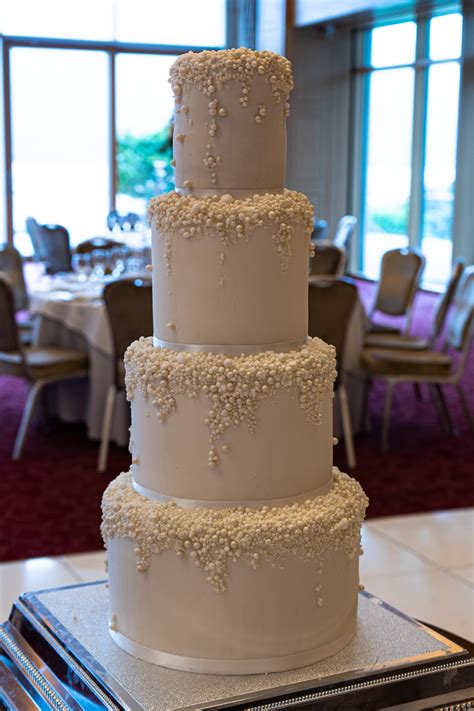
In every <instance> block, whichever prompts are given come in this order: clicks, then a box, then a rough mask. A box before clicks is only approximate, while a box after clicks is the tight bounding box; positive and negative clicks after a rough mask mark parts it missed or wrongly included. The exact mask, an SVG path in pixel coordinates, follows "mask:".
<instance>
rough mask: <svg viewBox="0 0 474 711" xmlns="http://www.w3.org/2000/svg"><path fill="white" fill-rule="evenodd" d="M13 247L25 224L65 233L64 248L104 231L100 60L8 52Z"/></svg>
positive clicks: (20, 242) (22, 243)
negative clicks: (58, 228)
mask: <svg viewBox="0 0 474 711" xmlns="http://www.w3.org/2000/svg"><path fill="white" fill-rule="evenodd" d="M10 71H11V87H12V92H11V99H12V101H11V103H12V110H11V116H12V156H13V164H12V179H13V226H14V230H15V246H16V247H17V248H18V249H20V251H21V252H23V253H24V254H27V253H28V252H31V244H30V240H29V237H28V235H27V234H26V233H25V221H26V218H27V217H29V216H30V215H33V216H34V217H35V218H36V219H37V220H38V222H41V223H59V224H62V225H66V226H67V227H68V229H69V232H70V236H71V242H72V244H77V243H78V242H80V241H82V240H83V239H86V238H87V237H90V236H93V235H95V234H100V233H101V231H103V228H104V222H105V216H106V215H107V212H108V209H109V196H108V183H109V162H108V122H107V117H108V105H107V56H106V54H105V53H104V52H79V51H73V50H62V49H30V48H24V47H16V48H14V49H13V50H12V52H11V57H10Z"/></svg>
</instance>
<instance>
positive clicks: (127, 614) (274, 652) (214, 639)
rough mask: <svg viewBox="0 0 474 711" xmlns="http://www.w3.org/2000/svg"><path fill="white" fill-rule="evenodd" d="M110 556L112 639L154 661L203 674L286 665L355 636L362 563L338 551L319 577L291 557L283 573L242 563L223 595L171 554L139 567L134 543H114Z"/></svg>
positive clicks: (313, 658) (309, 659) (331, 650)
mask: <svg viewBox="0 0 474 711" xmlns="http://www.w3.org/2000/svg"><path fill="white" fill-rule="evenodd" d="M108 559H109V576H110V578H109V579H110V583H109V584H110V610H111V623H110V625H111V627H112V629H111V635H112V638H113V639H114V641H115V642H116V643H117V644H118V646H119V647H121V648H122V649H123V650H124V651H126V652H128V653H129V654H131V655H133V656H134V657H138V658H139V659H143V660H145V661H147V662H151V663H153V664H158V665H161V666H165V667H170V668H172V669H179V670H182V671H190V672H201V673H205V674H258V673H266V672H277V671H284V670H287V669H295V668H297V667H301V666H306V665H308V664H313V663H314V662H317V661H319V660H320V659H324V658H326V657H329V656H332V655H333V654H336V653H337V652H339V651H340V650H341V649H342V648H343V647H345V646H346V645H347V644H348V643H349V642H350V640H351V639H352V637H353V635H354V633H355V629H356V620H357V594H358V582H359V578H358V560H348V559H347V556H345V554H344V553H342V552H337V553H333V554H332V555H328V556H327V558H326V560H325V562H324V568H323V571H322V573H321V574H318V571H317V570H315V568H314V566H312V565H311V564H310V563H303V562H302V561H300V560H298V559H297V558H295V557H293V556H291V557H290V558H289V559H288V560H287V561H286V564H285V566H284V568H283V569H279V568H273V567H272V566H271V565H268V564H267V565H262V566H260V567H259V568H258V569H257V570H253V569H252V568H250V566H248V565H247V564H245V563H243V564H240V563H239V564H236V565H235V566H234V568H233V569H232V572H231V574H230V576H229V584H228V588H227V590H226V591H225V592H223V593H216V592H215V591H214V590H213V589H212V588H211V587H210V586H209V583H208V582H207V581H206V578H205V576H203V575H202V572H201V571H200V570H198V569H197V568H196V567H195V566H194V565H193V564H192V563H191V562H190V561H189V559H188V560H186V559H179V558H177V557H176V555H175V554H174V552H171V551H167V552H165V553H162V554H160V555H159V556H158V555H154V556H153V557H152V560H151V562H150V567H149V568H148V570H147V571H145V572H144V573H143V572H138V571H137V569H136V560H135V553H134V546H133V543H132V542H130V541H127V540H126V539H113V540H110V541H109V558H108ZM318 588H321V592H317V589H318ZM320 596H322V597H320ZM318 598H319V599H322V600H323V602H322V605H321V607H318V602H317V600H318Z"/></svg>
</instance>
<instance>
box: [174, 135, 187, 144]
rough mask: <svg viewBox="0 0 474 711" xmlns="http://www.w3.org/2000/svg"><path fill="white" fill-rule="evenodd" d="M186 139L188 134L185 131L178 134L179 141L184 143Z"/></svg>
mask: <svg viewBox="0 0 474 711" xmlns="http://www.w3.org/2000/svg"><path fill="white" fill-rule="evenodd" d="M185 139H186V136H185V135H184V133H178V134H176V140H177V141H179V142H180V143H183V142H184V140H185Z"/></svg>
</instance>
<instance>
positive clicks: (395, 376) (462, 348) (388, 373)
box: [361, 265, 474, 452]
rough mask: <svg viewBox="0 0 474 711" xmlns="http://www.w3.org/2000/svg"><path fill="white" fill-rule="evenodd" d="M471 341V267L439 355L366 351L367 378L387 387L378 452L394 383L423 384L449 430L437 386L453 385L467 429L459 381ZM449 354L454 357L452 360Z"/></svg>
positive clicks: (384, 447)
mask: <svg viewBox="0 0 474 711" xmlns="http://www.w3.org/2000/svg"><path fill="white" fill-rule="evenodd" d="M473 337H474V265H473V266H471V267H469V268H468V269H466V270H465V271H464V274H463V275H462V278H461V281H460V283H459V286H458V289H457V291H456V295H455V298H454V304H453V307H452V309H451V311H450V313H449V316H448V319H447V332H446V338H445V339H444V343H443V346H442V348H441V350H440V351H437V350H432V349H425V350H421V351H420V350H401V349H388V348H384V349H377V348H367V349H364V350H363V351H362V354H361V363H362V366H363V367H364V369H365V371H366V372H367V374H368V375H370V376H371V377H376V378H381V379H383V380H385V381H386V383H387V390H386V394H385V406H384V415H383V427H382V451H384V452H385V451H387V449H388V433H389V426H390V412H391V407H392V394H393V388H394V386H395V385H396V384H397V383H402V382H411V383H427V384H428V385H429V387H430V390H431V393H432V397H433V400H434V403H435V405H436V406H437V409H438V412H439V414H440V417H441V420H442V422H443V424H444V425H447V426H448V428H449V427H450V426H451V419H450V415H449V410H448V407H447V404H446V400H445V398H444V394H443V391H442V388H441V385H453V386H454V387H455V388H456V390H457V393H458V396H459V399H460V401H461V405H462V408H463V411H464V414H465V416H466V419H467V420H468V422H469V424H470V426H471V428H472V429H473V430H474V418H473V416H472V413H471V410H470V407H469V403H468V401H467V398H466V395H465V393H464V390H463V387H462V384H461V379H462V377H463V374H464V371H465V367H466V363H467V359H468V356H469V351H470V347H471V344H472V340H473ZM449 351H453V352H454V353H456V357H453V356H452V355H451V354H450V352H449Z"/></svg>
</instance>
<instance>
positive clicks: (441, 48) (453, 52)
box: [430, 13, 462, 59]
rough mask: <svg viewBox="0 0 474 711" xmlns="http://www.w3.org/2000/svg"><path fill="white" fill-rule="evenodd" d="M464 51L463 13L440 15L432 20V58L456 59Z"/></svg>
mask: <svg viewBox="0 0 474 711" xmlns="http://www.w3.org/2000/svg"><path fill="white" fill-rule="evenodd" d="M461 52H462V15H460V14H459V13H453V14H452V15H440V16H439V17H433V19H432V20H431V21H430V57H431V59H456V58H457V57H460V56H461Z"/></svg>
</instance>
